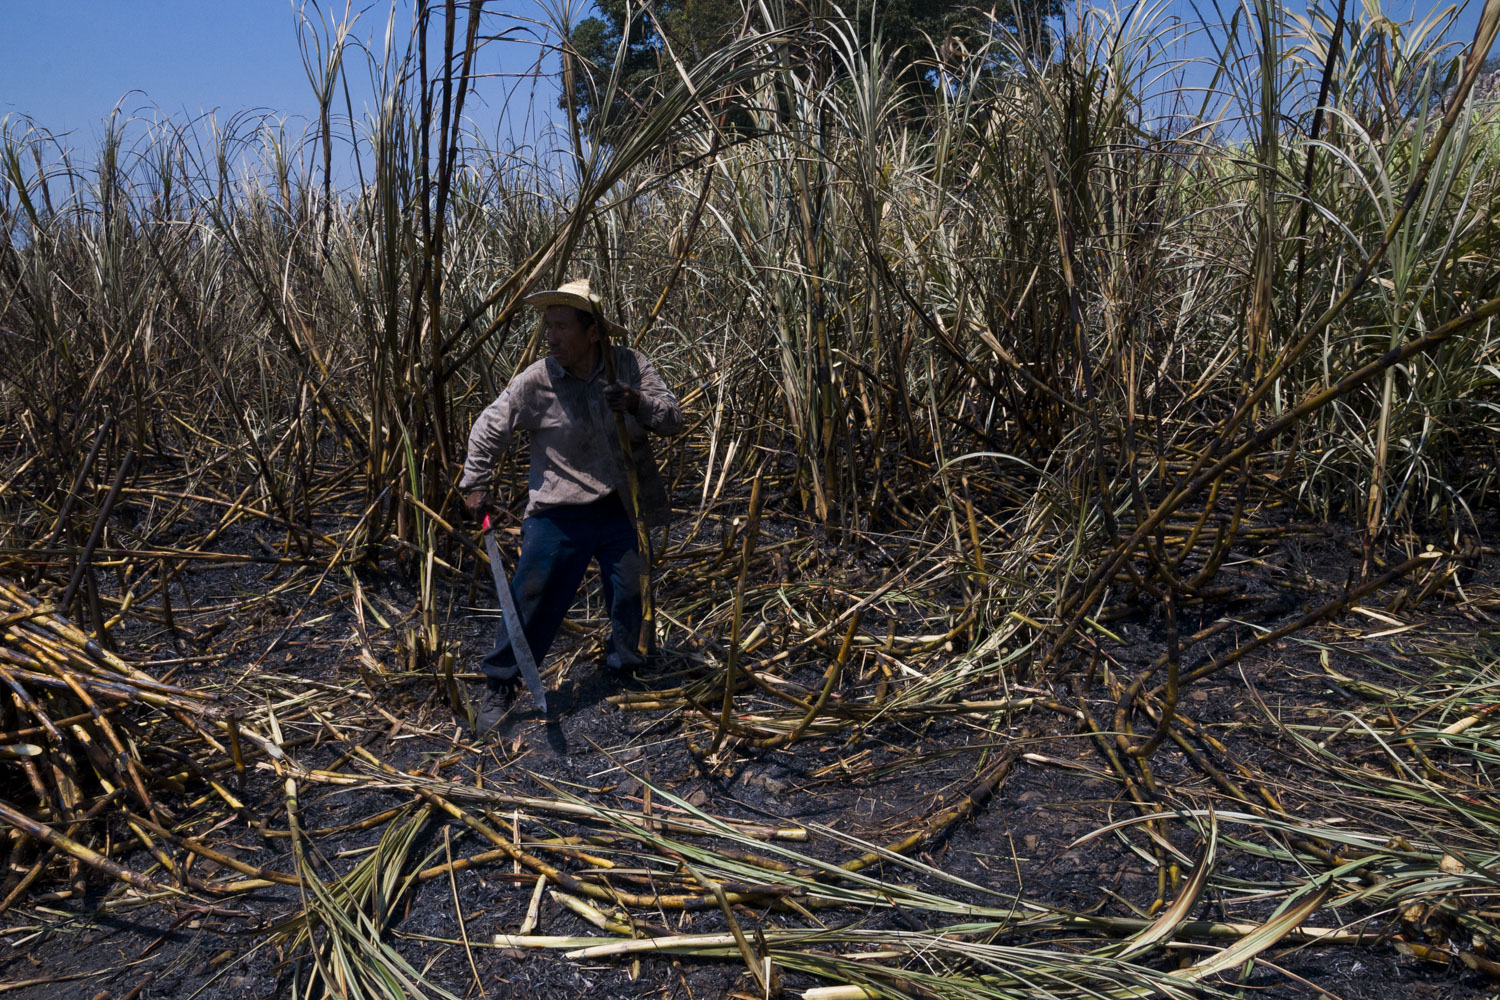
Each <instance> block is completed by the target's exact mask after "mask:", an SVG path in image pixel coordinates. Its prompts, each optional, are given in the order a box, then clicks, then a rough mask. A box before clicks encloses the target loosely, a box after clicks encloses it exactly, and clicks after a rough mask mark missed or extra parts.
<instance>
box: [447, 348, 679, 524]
mask: <svg viewBox="0 0 1500 1000" xmlns="http://www.w3.org/2000/svg"><path fill="white" fill-rule="evenodd" d="M613 350H614V352H615V376H616V378H617V380H618V381H619V382H620V383H621V384H622V385H628V386H631V387H632V388H634V389H635V390H636V391H638V392H639V393H640V394H641V402H640V406H639V407H638V409H637V411H636V412H635V413H633V414H626V416H625V429H626V431H627V432H628V436H629V438H630V450H631V453H632V454H633V455H634V456H635V467H636V475H637V476H638V478H639V484H640V491H641V492H640V496H641V513H642V516H643V518H644V519H645V521H646V524H647V525H649V526H651V527H659V526H661V525H664V524H666V523H667V518H668V504H667V491H666V487H665V486H664V485H663V484H662V479H661V474H660V473H659V472H658V471H657V468H656V459H655V457H654V456H653V455H652V453H651V443H650V441H649V440H648V438H647V431H652V432H655V433H657V434H663V435H672V434H677V433H680V432H681V431H682V428H683V420H682V409H681V407H680V406H679V405H678V403H677V397H676V396H674V395H673V394H672V390H670V389H668V388H667V384H666V383H665V382H663V381H662V378H661V376H660V375H658V374H657V373H656V369H655V368H653V367H652V366H651V362H650V361H648V360H646V358H645V356H644V355H642V354H640V353H638V352H636V351H634V350H632V349H630V348H628V347H615V348H613ZM607 384H608V379H607V378H606V377H605V375H604V363H603V360H602V359H601V360H600V363H599V365H598V366H597V367H595V369H594V372H593V374H592V375H591V376H589V377H588V378H587V379H581V378H578V377H577V376H576V375H573V374H571V373H570V372H568V370H567V369H565V368H563V366H562V365H560V364H558V363H557V361H556V359H554V358H550V357H548V358H543V359H542V360H540V361H538V362H536V363H535V364H533V365H531V366H529V367H528V368H527V369H526V370H525V371H523V372H521V373H520V374H519V375H517V376H516V377H515V378H513V379H511V382H510V384H509V385H507V386H506V387H505V391H504V392H502V393H500V395H499V396H498V397H497V398H496V399H495V401H494V402H493V403H491V404H490V405H489V406H487V407H485V409H484V412H483V413H481V414H480V415H479V419H478V420H476V421H474V428H473V430H471V431H470V432H469V452H468V455H467V456H466V457H465V459H464V474H463V478H462V479H461V480H459V489H460V490H461V491H463V492H468V491H469V490H474V489H480V488H483V487H485V486H488V485H489V482H490V477H491V475H492V474H493V472H494V469H495V463H496V462H497V461H498V460H499V458H500V456H501V455H503V454H504V453H505V451H506V449H507V448H509V447H510V442H511V439H512V437H513V436H514V435H515V432H516V431H518V430H527V431H530V432H531V473H530V477H529V486H530V499H529V501H528V502H527V504H526V514H527V516H530V515H532V514H536V513H539V512H541V511H545V510H547V509H549V508H551V507H561V506H566V505H570V504H585V503H591V502H593V501H595V500H599V499H602V498H603V497H605V496H608V495H609V494H610V493H616V494H618V495H619V497H620V500H621V502H622V503H623V504H624V505H625V509H626V510H627V511H628V510H629V509H630V488H629V486H628V483H627V480H626V476H625V458H624V455H623V454H621V451H620V440H619V435H618V434H617V433H616V431H615V418H614V411H612V410H611V409H610V408H609V404H608V403H606V402H605V401H604V392H603V390H604V386H605V385H607Z"/></svg>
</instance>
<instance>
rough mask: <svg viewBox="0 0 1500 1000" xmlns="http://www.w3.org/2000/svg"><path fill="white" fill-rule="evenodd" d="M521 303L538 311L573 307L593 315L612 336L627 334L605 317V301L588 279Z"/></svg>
mask: <svg viewBox="0 0 1500 1000" xmlns="http://www.w3.org/2000/svg"><path fill="white" fill-rule="evenodd" d="M521 301H522V302H525V303H526V304H527V305H528V306H536V307H537V308H538V309H546V308H547V307H548V306H572V307H573V308H574V309H582V310H583V311H584V312H590V313H593V314H594V319H595V320H597V321H598V322H599V323H600V324H602V325H603V326H604V328H605V330H606V331H607V332H608V333H610V334H611V335H614V334H619V333H624V332H625V328H624V327H623V326H621V325H620V324H618V323H615V322H612V321H611V320H610V319H609V318H608V317H607V316H605V315H604V300H602V299H600V298H599V295H598V293H597V292H594V291H593V290H591V289H590V288H589V279H587V278H579V279H578V280H577V281H569V282H567V283H566V284H564V285H561V286H559V287H558V288H555V289H550V290H548V291H543V292H532V293H531V294H530V295H528V296H526V297H525V298H524V299H522V300H521Z"/></svg>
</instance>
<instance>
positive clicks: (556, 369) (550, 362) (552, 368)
mask: <svg viewBox="0 0 1500 1000" xmlns="http://www.w3.org/2000/svg"><path fill="white" fill-rule="evenodd" d="M545 361H546V362H547V371H548V372H549V373H550V374H551V375H552V377H553V378H558V377H560V376H566V377H567V378H571V379H578V381H580V382H592V381H594V380H595V379H597V378H598V377H599V376H600V375H601V374H603V372H604V354H603V353H602V352H601V353H600V355H599V363H598V364H596V365H594V371H593V373H592V374H590V375H589V377H588V378H583V379H580V378H578V376H577V375H574V374H573V373H572V372H570V371H568V370H567V369H566V368H564V367H563V366H562V364H561V363H560V362H558V360H557V359H556V358H554V357H553V356H552V355H550V354H549V355H547V357H546V358H545Z"/></svg>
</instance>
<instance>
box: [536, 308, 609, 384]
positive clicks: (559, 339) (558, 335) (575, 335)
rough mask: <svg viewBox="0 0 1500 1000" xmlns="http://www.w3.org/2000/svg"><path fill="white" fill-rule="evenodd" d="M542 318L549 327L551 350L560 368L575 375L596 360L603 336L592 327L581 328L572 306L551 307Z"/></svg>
mask: <svg viewBox="0 0 1500 1000" xmlns="http://www.w3.org/2000/svg"><path fill="white" fill-rule="evenodd" d="M542 317H543V320H544V321H545V322H546V325H547V348H548V350H550V351H551V352H552V356H553V357H554V358H556V359H557V363H558V364H560V365H562V366H563V367H564V368H566V369H568V370H569V371H572V370H573V369H577V368H582V367H584V366H585V365H586V364H588V362H589V361H590V360H591V359H593V358H594V351H595V348H596V347H597V346H598V344H599V333H598V331H597V330H595V329H594V327H593V325H592V324H590V325H589V326H587V327H585V326H582V325H580V324H579V322H578V312H577V310H575V309H574V308H573V307H572V306H548V307H547V311H546V312H544V313H543V314H542Z"/></svg>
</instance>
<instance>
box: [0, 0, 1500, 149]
mask: <svg viewBox="0 0 1500 1000" xmlns="http://www.w3.org/2000/svg"><path fill="white" fill-rule="evenodd" d="M549 2H550V3H552V4H553V5H554V9H555V5H556V4H561V3H564V2H571V3H573V4H574V9H575V10H577V11H583V10H584V9H585V7H584V5H582V4H580V3H578V2H577V0H549ZM1360 2H1361V0H1350V7H1351V10H1352V9H1355V8H1357V6H1358V5H1359V3H1360ZM325 3H326V5H327V7H331V8H332V9H333V10H334V11H336V12H338V13H340V14H341V13H342V11H343V4H342V0H325ZM855 3H856V4H857V3H858V0H855ZM1234 4H1235V0H1221V6H1222V7H1223V8H1224V9H1226V10H1229V9H1232V8H1233V6H1234ZM366 5H368V6H367V7H366ZM297 6H298V5H296V4H294V3H292V2H291V0H4V2H3V11H4V23H5V30H4V31H3V32H0V116H4V115H6V114H13V113H20V114H24V115H28V116H30V117H31V118H32V119H33V120H35V121H36V122H37V124H39V125H41V126H42V127H44V128H47V129H49V130H50V131H52V132H53V133H71V134H72V138H71V141H70V144H71V145H72V146H73V147H74V148H75V149H78V150H79V151H81V152H82V151H87V150H89V149H91V148H92V147H93V145H94V137H95V136H97V134H98V133H99V131H100V130H101V128H102V122H103V121H104V119H105V118H106V117H107V116H108V115H109V113H110V110H111V109H112V108H114V107H115V106H116V104H117V103H118V104H119V105H120V107H121V108H122V110H123V111H124V112H125V113H127V114H128V113H141V114H145V115H147V116H148V117H150V116H152V115H154V113H155V109H156V108H160V109H161V110H162V111H163V112H165V113H167V114H168V115H171V116H173V117H176V118H179V119H185V118H191V117H194V116H197V115H199V114H201V113H204V112H209V111H217V113H218V117H219V119H220V120H221V121H223V120H225V119H227V118H228V117H230V116H231V115H232V114H234V113H235V112H239V111H243V110H251V109H261V110H264V111H267V112H271V113H274V114H277V115H285V116H289V117H291V118H293V119H298V118H306V117H310V116H312V115H313V114H315V110H316V102H315V101H314V98H313V93H312V88H311V85H310V84H309V83H308V80H307V75H306V72H305V70H304V69H303V65H302V59H301V54H300V51H299V48H298V44H297V31H296V23H297V15H296V11H297ZM1070 6H1071V5H1070ZM1198 6H1199V9H1201V10H1204V11H1205V12H1211V11H1212V10H1213V3H1212V2H1211V0H1202V2H1200V3H1199V5H1198ZM1479 6H1480V0H1471V3H1470V8H1471V9H1469V10H1468V11H1466V12H1465V14H1464V15H1463V16H1462V17H1461V18H1460V21H1459V24H1458V25H1457V28H1456V34H1459V35H1461V36H1462V37H1463V38H1464V39H1465V40H1467V38H1468V37H1470V36H1472V32H1473V24H1474V20H1475V18H1476V17H1477V13H1478V9H1479ZM361 7H366V9H365V12H364V13H363V14H362V15H361V17H360V18H359V20H358V22H357V23H356V28H355V31H354V34H355V36H356V37H357V38H359V39H361V40H363V41H366V42H368V43H369V44H371V45H372V46H373V47H374V48H375V50H376V51H377V52H378V51H379V48H380V45H381V43H382V40H383V36H384V32H385V26H386V20H387V16H388V12H389V10H390V7H389V5H388V3H386V2H378V3H370V0H358V2H357V3H356V4H355V10H356V11H358V10H359V9H361ZM487 9H488V10H492V11H494V12H495V14H496V15H497V16H495V17H494V18H493V19H492V20H491V22H490V27H491V28H492V29H493V30H502V29H504V28H506V27H510V28H514V29H517V30H518V31H523V30H527V29H530V34H531V40H530V41H526V40H521V39H517V40H506V41H501V42H496V43H493V44H491V45H489V46H488V47H487V48H486V50H485V52H484V54H483V56H482V59H481V64H480V66H479V69H480V71H481V72H484V73H491V74H517V73H524V72H526V71H527V70H529V69H530V68H531V67H532V66H533V65H534V64H535V62H536V60H537V57H538V52H539V47H538V45H537V43H536V38H537V37H539V34H540V32H539V29H537V28H535V26H534V25H528V24H527V21H542V20H546V19H547V18H546V13H545V10H544V8H543V7H542V6H541V4H540V3H538V2H537V0H492V2H491V3H490V4H489V5H488V7H487ZM1166 9H1167V11H1168V12H1169V13H1175V14H1177V15H1178V16H1181V17H1183V18H1184V19H1188V20H1196V15H1195V14H1194V13H1193V6H1192V4H1190V3H1188V2H1186V0H1182V2H1177V0H1173V2H1170V3H1168V4H1167V5H1166ZM1429 9H1431V5H1430V4H1428V3H1427V2H1425V0H1416V2H1415V3H1412V2H1410V0H1408V2H1398V3H1394V4H1387V5H1386V10H1387V13H1388V14H1389V16H1391V17H1393V18H1395V19H1397V20H1404V19H1405V18H1407V17H1410V16H1411V15H1412V12H1413V10H1419V11H1426V10H1429ZM575 16H578V15H575ZM410 24H411V14H410V4H409V0H399V2H398V13H397V15H396V27H397V31H398V32H399V33H400V34H401V36H402V37H404V36H405V33H406V32H407V31H409V29H410ZM553 65H555V63H549V64H548V68H549V69H550V68H551V66H553ZM365 78H366V77H365V74H364V73H363V72H360V73H357V74H355V75H354V77H353V82H355V83H358V82H359V81H361V80H363V79H365ZM517 84H519V86H517ZM512 88H513V89H512ZM508 92H510V96H509V97H508V96H507V93H508ZM556 94H557V91H556V86H555V83H554V82H553V80H552V78H551V76H550V75H549V76H547V77H546V78H545V79H542V80H539V81H527V80H519V79H518V78H517V77H515V76H508V75H497V76H493V77H490V78H487V79H484V80H482V81H481V82H480V84H479V87H478V96H479V100H478V101H477V102H475V103H473V104H471V105H470V108H469V110H470V112H471V113H472V115H473V117H474V118H475V120H476V122H477V124H478V125H479V126H480V127H481V128H482V129H483V130H484V131H485V132H486V134H488V135H490V136H494V135H495V134H496V133H497V132H498V133H499V134H500V135H501V136H509V137H512V138H516V139H522V140H524V139H526V138H529V137H530V136H532V135H534V134H535V128H536V126H537V124H538V123H539V122H540V123H542V124H543V125H545V124H546V123H547V122H550V121H552V120H553V119H555V117H556V115H557V111H556ZM354 100H355V110H356V113H358V112H359V111H360V110H362V108H361V104H362V100H361V96H360V94H358V93H356V94H355V96H354ZM528 111H529V112H530V116H531V117H530V119H529V121H528V117H527V116H528Z"/></svg>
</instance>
